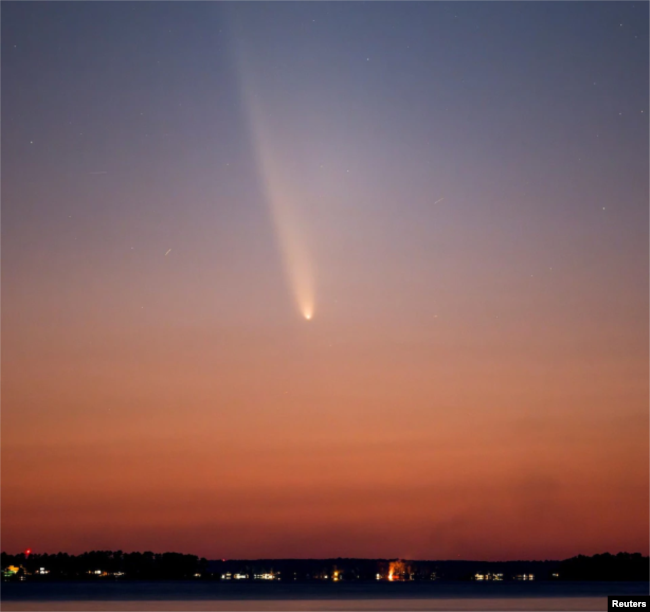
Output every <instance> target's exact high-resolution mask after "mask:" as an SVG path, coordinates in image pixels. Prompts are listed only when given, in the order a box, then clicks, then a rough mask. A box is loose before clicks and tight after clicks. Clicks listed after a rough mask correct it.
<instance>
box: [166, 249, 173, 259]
mask: <svg viewBox="0 0 650 612" xmlns="http://www.w3.org/2000/svg"><path fill="white" fill-rule="evenodd" d="M171 252H172V250H171V249H167V252H166V253H165V257H167V255H169V254H170V253H171Z"/></svg>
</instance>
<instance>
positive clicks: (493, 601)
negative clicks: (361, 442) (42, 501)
mask: <svg viewBox="0 0 650 612" xmlns="http://www.w3.org/2000/svg"><path fill="white" fill-rule="evenodd" d="M635 594H639V595H647V594H648V583H647V582H567V583H549V582H537V583H536V582H530V583H523V582H513V583H501V584H495V583H475V582H430V583H413V584H399V583H398V584H395V583H339V584H334V583H326V584H313V583H310V584H299V583H288V582H287V583H246V584H241V583H239V584H238V583H224V582H203V581H201V582H199V581H197V582H52V583H29V582H22V583H4V584H3V585H2V610H219V611H221V610H237V611H253V610H296V611H298V610H309V611H327V610H378V611H379V610H381V611H389V610H476V611H480V610H486V611H493V610H494V611H497V610H522V611H523V610H535V611H542V610H606V609H607V595H635Z"/></svg>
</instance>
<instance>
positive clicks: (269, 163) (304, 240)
mask: <svg viewBox="0 0 650 612" xmlns="http://www.w3.org/2000/svg"><path fill="white" fill-rule="evenodd" d="M233 42H234V44H235V45H236V47H237V54H236V55H237V58H238V74H239V83H240V89H241V96H242V101H243V106H244V108H245V110H246V114H247V117H248V121H249V125H250V134H251V137H252V140H253V145H254V147H253V148H254V153H255V159H256V163H257V168H258V173H259V175H260V179H261V183H262V185H263V187H264V197H265V200H266V203H267V205H268V208H269V213H270V217H271V220H272V223H273V227H274V230H275V236H276V239H277V243H278V246H279V249H280V253H281V256H282V264H283V268H284V272H285V278H286V282H287V285H288V288H289V290H290V292H291V294H292V297H293V300H294V302H295V305H296V308H297V310H298V312H299V313H300V314H301V315H302V316H303V317H304V318H305V319H306V320H307V321H310V320H311V319H312V318H313V316H314V309H315V287H314V276H315V275H314V266H313V260H312V254H311V252H310V249H309V248H308V243H309V240H308V236H307V224H306V222H305V221H306V220H305V219H304V209H305V200H304V198H305V195H304V194H302V193H299V192H298V190H297V187H296V182H295V179H294V178H293V177H292V176H291V171H290V158H288V157H289V156H287V155H283V153H284V152H283V150H282V143H283V140H284V133H283V131H282V130H281V129H279V128H278V127H277V125H278V122H277V120H276V121H275V122H273V121H272V120H270V119H269V117H270V116H273V113H272V111H273V109H272V107H271V105H270V104H269V102H268V101H267V100H265V99H263V97H262V96H261V95H260V93H259V87H257V83H258V81H259V75H256V74H255V71H254V69H253V67H252V65H251V64H250V63H249V62H248V61H247V54H246V52H245V51H246V50H245V49H244V48H243V46H242V42H241V41H240V40H237V39H235V41H233Z"/></svg>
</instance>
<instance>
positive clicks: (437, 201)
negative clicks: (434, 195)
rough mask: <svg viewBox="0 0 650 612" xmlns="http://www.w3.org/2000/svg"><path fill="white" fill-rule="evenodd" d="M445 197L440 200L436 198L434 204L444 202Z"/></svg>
mask: <svg viewBox="0 0 650 612" xmlns="http://www.w3.org/2000/svg"><path fill="white" fill-rule="evenodd" d="M444 199H445V198H440V199H439V200H436V201H435V202H434V204H440V202H442V201H443V200H444Z"/></svg>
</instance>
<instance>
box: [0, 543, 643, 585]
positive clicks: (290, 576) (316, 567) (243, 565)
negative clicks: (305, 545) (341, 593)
mask: <svg viewBox="0 0 650 612" xmlns="http://www.w3.org/2000/svg"><path fill="white" fill-rule="evenodd" d="M398 561H399V560H397V559H343V558H338V559H258V560H255V561H251V560H218V561H208V560H207V559H205V558H199V557H198V556H196V555H186V554H181V553H174V552H166V553H153V552H131V553H125V552H122V551H121V550H117V551H90V552H85V553H82V554H80V555H69V554H67V553H62V552H59V553H56V554H47V553H44V554H26V553H20V554H17V555H11V554H8V553H5V552H3V553H2V570H3V576H4V579H5V580H21V579H29V580H98V579H104V580H106V579H115V580H116V579H121V580H187V579H193V580H196V579H204V580H227V579H235V575H236V574H238V577H240V578H242V577H244V578H243V580H254V579H255V577H256V576H257V577H259V576H260V575H262V574H265V573H266V574H268V573H271V574H272V575H273V576H274V577H275V578H276V579H277V578H279V579H281V580H282V581H283V582H286V581H310V580H331V579H334V577H335V575H336V579H337V580H344V581H359V580H376V579H377V575H378V574H379V575H380V576H381V577H382V579H383V578H384V577H385V576H386V575H387V572H388V571H389V567H391V565H392V564H394V563H395V562H398ZM400 563H401V565H402V566H403V567H405V568H407V569H406V570H404V572H403V574H402V575H400V576H396V579H398V580H415V581H424V580H433V579H437V580H471V579H473V578H474V576H475V574H476V573H483V574H486V573H491V574H502V575H503V579H504V580H512V579H514V578H515V577H516V576H517V575H521V574H533V575H534V576H535V580H563V581H564V580H580V581H583V580H586V581H592V580H593V581H610V580H611V581H647V580H648V577H649V574H650V565H649V560H648V557H647V556H643V555H641V554H640V553H618V554H617V555H612V554H610V553H604V554H600V555H594V556H592V557H587V556H584V555H578V556H577V557H572V558H570V559H565V560H564V561H503V562H497V561H491V562H487V561H405V562H400Z"/></svg>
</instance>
